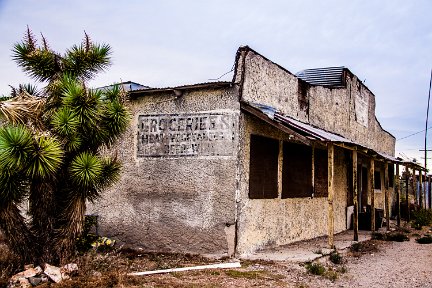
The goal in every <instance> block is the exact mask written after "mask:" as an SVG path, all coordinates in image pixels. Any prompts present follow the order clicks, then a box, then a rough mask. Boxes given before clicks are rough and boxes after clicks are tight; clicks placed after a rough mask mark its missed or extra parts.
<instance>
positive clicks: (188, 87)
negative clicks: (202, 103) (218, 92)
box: [132, 81, 232, 94]
mask: <svg viewBox="0 0 432 288" xmlns="http://www.w3.org/2000/svg"><path fill="white" fill-rule="evenodd" d="M231 85H232V82H227V81H218V82H205V83H197V84H192V85H182V86H176V87H163V88H146V89H138V90H132V92H133V94H141V93H155V92H161V91H173V90H191V89H205V88H220V87H229V86H231Z"/></svg>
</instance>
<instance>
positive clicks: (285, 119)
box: [241, 101, 424, 170]
mask: <svg viewBox="0 0 432 288" xmlns="http://www.w3.org/2000/svg"><path fill="white" fill-rule="evenodd" d="M241 108H242V110H244V111H248V112H250V113H252V112H253V110H255V113H253V114H254V115H255V116H257V117H259V118H260V119H262V120H264V121H266V122H269V121H271V122H273V126H276V127H277V126H282V127H286V128H288V129H289V131H293V132H295V133H298V135H300V136H303V137H304V138H306V139H308V140H310V141H312V142H313V141H317V142H321V143H324V144H326V143H329V142H330V143H334V144H336V145H339V146H342V147H343V148H346V149H351V150H352V149H358V150H359V151H363V152H364V153H366V154H367V155H369V156H371V157H374V158H377V159H381V160H386V161H390V162H393V163H398V164H402V165H408V166H415V168H416V169H420V170H424V168H423V167H422V166H420V165H419V164H418V163H414V162H409V161H403V160H402V159H400V158H395V157H394V156H391V155H388V154H386V153H383V152H379V151H376V150H374V149H372V148H370V147H367V146H365V145H363V144H360V143H357V142H355V141H352V140H350V139H348V138H346V137H343V136H341V135H338V134H335V133H333V132H329V131H325V130H323V129H321V128H317V127H314V126H312V125H310V124H306V123H303V122H300V121H298V120H295V119H293V118H291V117H289V116H285V115H283V114H281V113H279V112H278V111H277V110H276V109H275V108H273V107H271V106H267V105H262V104H258V103H250V102H244V101H243V102H242V103H241ZM302 142H303V141H302ZM305 144H307V143H305Z"/></svg>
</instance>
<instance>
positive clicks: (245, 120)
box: [237, 114, 348, 256]
mask: <svg viewBox="0 0 432 288" xmlns="http://www.w3.org/2000/svg"><path fill="white" fill-rule="evenodd" d="M240 133H241V137H240V171H241V173H240V182H239V183H240V189H239V197H238V199H237V201H238V202H239V203H238V243H237V252H238V253H239V255H244V256H246V255H248V254H250V253H252V252H253V251H255V250H258V249H261V248H264V247H269V246H270V247H271V246H278V245H284V244H288V243H292V242H295V241H299V240H304V239H310V238H314V237H318V236H323V235H327V234H328V200H327V197H315V198H310V197H307V198H287V199H281V193H280V191H279V196H278V198H275V199H249V196H248V193H249V159H250V135H251V134H256V135H261V136H266V137H269V138H273V139H278V140H283V141H293V140H292V139H289V136H288V135H287V134H285V133H283V132H281V131H280V130H278V129H276V128H273V127H270V126H269V125H268V124H266V123H264V122H262V121H261V120H259V119H257V118H255V117H252V116H248V115H246V114H242V115H241V117H240ZM281 160H282V159H280V161H279V162H280V163H282V161H281ZM346 163H347V161H346V159H345V153H344V151H343V150H342V149H339V148H335V174H334V184H335V187H334V193H335V194H334V195H335V197H334V219H335V233H337V232H341V231H343V230H346V205H347V203H346V197H347V191H348V187H347V174H346ZM279 185H280V183H279ZM279 190H280V189H279Z"/></svg>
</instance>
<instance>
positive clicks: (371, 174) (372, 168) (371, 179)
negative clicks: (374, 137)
mask: <svg viewBox="0 0 432 288" xmlns="http://www.w3.org/2000/svg"><path fill="white" fill-rule="evenodd" d="M369 186H370V187H369V190H370V193H371V231H375V161H374V159H373V158H372V157H371V158H370V164H369Z"/></svg>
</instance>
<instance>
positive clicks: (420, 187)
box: [416, 170, 423, 208]
mask: <svg viewBox="0 0 432 288" xmlns="http://www.w3.org/2000/svg"><path fill="white" fill-rule="evenodd" d="M416 187H417V185H416ZM419 205H420V208H423V172H422V171H420V170H419Z"/></svg>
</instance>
